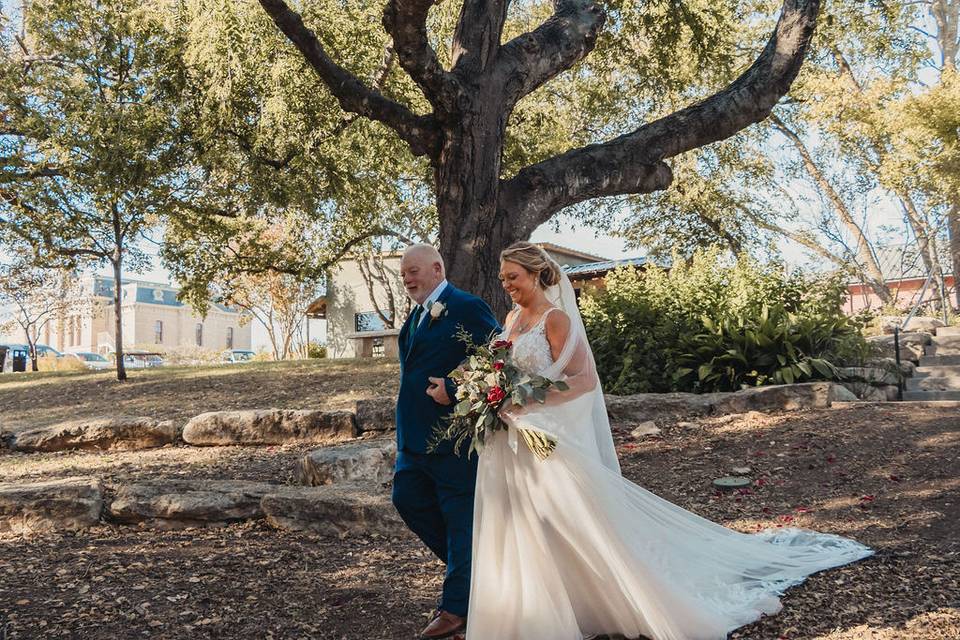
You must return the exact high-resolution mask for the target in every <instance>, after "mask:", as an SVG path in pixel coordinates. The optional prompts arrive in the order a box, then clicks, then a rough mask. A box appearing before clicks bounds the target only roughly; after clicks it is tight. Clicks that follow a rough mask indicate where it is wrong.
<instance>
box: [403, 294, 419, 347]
mask: <svg viewBox="0 0 960 640" xmlns="http://www.w3.org/2000/svg"><path fill="white" fill-rule="evenodd" d="M422 312H423V307H421V306H420V305H417V308H416V309H414V310H413V320H412V321H411V322H410V333H409V335H408V336H407V354H406V355H405V356H404V357H406V356H408V355H410V350H411V349H413V334H415V333H416V332H417V327H418V326H420V314H421V313H422Z"/></svg>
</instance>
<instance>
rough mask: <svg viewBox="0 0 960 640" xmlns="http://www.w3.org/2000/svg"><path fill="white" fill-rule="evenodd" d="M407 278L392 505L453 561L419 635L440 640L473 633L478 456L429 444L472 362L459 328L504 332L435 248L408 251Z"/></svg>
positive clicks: (478, 334)
mask: <svg viewBox="0 0 960 640" xmlns="http://www.w3.org/2000/svg"><path fill="white" fill-rule="evenodd" d="M400 275H401V277H402V278H403V285H404V287H405V288H406V291H407V294H408V295H409V296H410V298H411V299H412V300H413V301H414V302H415V303H416V304H415V306H414V308H413V310H412V311H411V313H410V316H409V317H408V318H407V320H406V322H404V324H403V328H402V329H401V330H400V336H399V347H400V393H399V396H398V398H397V466H396V470H395V473H394V476H393V504H394V505H395V506H396V507H397V511H398V512H399V513H400V516H401V517H402V518H403V520H404V522H406V524H407V526H408V527H410V530H411V531H413V532H414V533H415V534H417V535H418V536H419V537H420V539H421V540H423V542H424V543H425V544H426V545H427V546H428V547H429V548H430V550H431V551H433V552H434V553H435V554H436V555H437V557H439V558H440V559H441V560H443V561H444V562H446V563H447V573H446V578H445V579H444V581H443V596H442V598H441V600H440V603H439V606H438V607H437V612H436V613H435V615H434V617H433V620H431V621H430V624H429V625H427V627H426V629H424V630H423V632H421V634H420V638H421V639H422V640H439V639H440V638H450V637H452V636H454V635H455V634H458V633H463V632H464V631H465V629H466V618H467V600H468V598H469V595H470V560H471V558H470V556H471V552H472V540H473V493H474V488H475V486H476V482H477V456H475V455H474V456H472V458H471V459H469V460H468V459H467V458H466V457H465V454H463V453H461V456H462V457H461V456H457V455H455V454H454V453H453V444H452V443H451V442H449V441H448V442H443V443H441V444H440V445H439V446H438V447H437V448H436V449H434V450H433V451H431V452H430V453H427V448H428V447H427V445H428V443H429V442H430V441H431V439H433V433H434V429H435V427H437V426H438V425H440V424H441V423H442V421H443V419H444V418H445V417H446V416H448V415H449V414H450V411H451V409H452V405H453V398H454V397H455V394H456V387H455V386H454V384H453V381H452V380H450V378H449V377H448V374H449V373H450V372H451V371H452V370H453V369H455V368H456V367H457V365H459V364H460V363H461V362H462V361H463V359H464V358H465V357H466V346H465V345H464V344H463V343H462V342H461V341H459V340H458V339H457V337H456V334H457V332H458V331H459V328H460V327H463V328H464V329H466V330H467V331H468V332H470V334H471V335H472V336H473V340H474V342H476V343H481V342H483V341H485V340H486V339H487V338H488V337H489V336H490V334H491V333H492V332H493V331H499V330H500V327H499V325H498V324H497V320H496V318H495V317H494V315H493V312H492V311H491V310H490V307H489V306H487V304H486V303H485V302H484V301H483V300H481V299H480V298H477V297H476V296H473V295H471V294H469V293H466V292H465V291H460V290H459V289H457V288H456V287H454V286H453V285H451V284H449V283H448V282H447V280H446V275H445V272H444V266H443V259H442V258H441V257H440V253H439V252H438V251H437V250H436V249H435V248H434V247H432V246H430V245H413V246H411V247H408V248H407V250H406V251H405V252H404V254H403V258H402V259H401V261H400Z"/></svg>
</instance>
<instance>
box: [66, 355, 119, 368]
mask: <svg viewBox="0 0 960 640" xmlns="http://www.w3.org/2000/svg"><path fill="white" fill-rule="evenodd" d="M64 355H65V356H66V357H68V358H76V359H77V360H79V361H80V362H81V363H82V364H83V366H85V367H86V368H87V369H90V370H91V371H104V370H106V369H113V363H112V362H110V360H108V359H107V358H104V357H103V356H102V355H100V354H99V353H93V352H90V351H79V352H76V353H67V354H64Z"/></svg>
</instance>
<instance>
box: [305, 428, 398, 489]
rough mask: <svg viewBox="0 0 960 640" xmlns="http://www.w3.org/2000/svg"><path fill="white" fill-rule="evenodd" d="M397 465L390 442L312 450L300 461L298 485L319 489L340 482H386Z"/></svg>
mask: <svg viewBox="0 0 960 640" xmlns="http://www.w3.org/2000/svg"><path fill="white" fill-rule="evenodd" d="M396 461H397V443H396V440H395V439H393V438H378V439H376V440H362V441H360V442H352V443H348V444H342V445H337V446H333V447H324V448H322V449H315V450H313V451H310V452H309V453H307V454H306V455H305V456H303V458H301V459H300V464H299V465H298V468H297V482H298V483H299V484H303V485H308V486H320V485H325V484H334V483H339V482H359V481H365V482H370V483H374V484H375V483H384V482H389V481H390V480H391V479H392V478H393V467H394V465H395V464H396Z"/></svg>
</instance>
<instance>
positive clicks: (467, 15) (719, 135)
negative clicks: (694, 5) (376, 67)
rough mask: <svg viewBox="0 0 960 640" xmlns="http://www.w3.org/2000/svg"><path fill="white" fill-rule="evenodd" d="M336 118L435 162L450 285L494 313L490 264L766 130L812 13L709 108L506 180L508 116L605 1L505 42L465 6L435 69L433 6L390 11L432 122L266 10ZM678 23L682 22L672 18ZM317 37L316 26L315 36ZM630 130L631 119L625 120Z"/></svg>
mask: <svg viewBox="0 0 960 640" xmlns="http://www.w3.org/2000/svg"><path fill="white" fill-rule="evenodd" d="M260 4H261V5H262V6H263V8H264V9H265V10H266V12H267V13H268V14H269V15H270V17H271V18H272V19H273V21H274V22H275V23H276V25H277V27H278V28H279V29H280V30H281V31H282V32H283V33H284V34H285V35H286V36H287V37H288V38H289V39H290V41H291V42H292V43H293V44H294V45H295V46H296V47H297V48H298V49H299V51H300V53H301V54H302V55H303V57H304V58H305V59H306V60H307V62H308V63H309V64H310V66H311V67H312V68H313V70H314V71H315V72H316V74H317V76H319V78H320V80H321V81H322V82H323V84H324V85H325V86H326V88H327V89H328V90H329V91H330V92H331V94H332V95H333V96H334V97H335V98H336V99H337V101H338V102H339V104H340V106H341V108H342V109H343V110H344V111H346V112H349V113H352V114H356V115H359V116H362V117H365V118H369V119H371V120H374V121H377V122H380V123H382V124H384V125H386V126H387V127H389V128H390V129H392V130H393V131H395V132H396V134H397V135H398V136H399V137H400V138H401V139H402V140H403V141H404V142H405V143H406V144H407V145H409V148H410V150H411V151H412V152H413V154H414V155H416V156H423V157H425V158H427V159H428V160H429V162H430V165H431V168H432V174H433V182H434V185H433V186H434V190H435V193H436V207H437V215H438V218H439V243H440V251H441V253H442V254H443V256H444V259H445V261H446V263H447V269H448V275H449V277H450V279H451V280H452V281H453V282H455V283H456V284H457V285H459V286H461V287H465V288H467V289H469V290H471V291H474V292H476V293H478V294H479V295H482V296H484V297H485V298H487V299H488V300H490V301H491V302H493V303H494V305H495V307H499V308H502V307H503V306H504V304H505V300H504V299H503V298H502V296H501V294H500V292H499V284H498V282H497V277H496V275H497V271H498V267H499V265H498V260H497V255H498V253H499V251H500V249H501V248H503V247H504V246H506V245H507V244H509V243H511V242H513V241H516V240H520V239H526V238H528V237H529V235H530V234H531V233H532V232H533V230H534V229H536V228H537V227H538V226H539V225H541V224H542V223H544V222H546V221H547V220H549V219H550V218H551V217H552V216H553V215H554V214H555V213H557V212H558V211H560V210H562V209H564V208H566V207H569V206H572V205H577V204H579V203H583V202H585V201H588V200H591V199H594V198H600V197H604V196H619V195H625V194H640V193H651V192H655V191H658V190H662V189H665V188H667V187H668V186H669V185H670V184H671V182H672V180H673V175H672V172H671V170H670V167H669V166H668V165H667V164H666V162H665V161H666V160H668V159H670V158H673V157H675V156H677V155H679V154H681V153H684V152H685V151H689V150H691V149H696V148H699V147H702V146H704V145H707V144H710V143H712V142H716V141H718V140H723V139H725V138H728V137H730V136H732V135H734V134H735V133H737V132H738V131H741V130H742V129H744V128H745V127H747V126H749V125H750V124H753V123H756V122H759V121H761V120H763V119H764V118H765V117H767V115H769V113H770V111H771V109H772V108H773V106H774V105H775V104H776V103H777V101H778V100H779V99H780V98H781V97H783V96H784V95H785V94H786V93H787V91H788V90H789V88H790V84H791V82H792V81H793V79H794V78H795V77H796V75H797V72H798V71H799V69H800V65H801V63H802V61H803V58H804V54H805V52H806V50H807V47H808V45H809V43H810V39H811V37H812V34H813V30H814V26H815V24H816V18H817V13H818V10H819V2H818V1H817V0H785V2H784V4H783V7H782V10H781V15H780V19H779V21H778V22H777V25H776V28H775V29H774V31H773V34H772V35H771V36H770V38H769V40H768V42H767V44H766V46H765V47H764V49H763V50H762V52H761V53H760V55H759V56H758V57H757V59H756V60H755V61H754V62H753V64H752V65H750V66H749V68H747V69H746V70H745V71H744V72H743V73H742V74H741V75H740V76H739V77H737V78H736V79H735V80H734V81H733V82H732V83H730V84H729V85H728V86H726V87H725V88H723V89H722V90H720V91H718V92H717V93H715V94H714V95H712V96H710V97H708V98H706V99H704V100H701V101H699V102H697V103H695V104H692V105H690V106H688V107H686V108H683V109H680V110H678V111H675V112H673V113H670V114H668V115H665V116H663V117H660V118H658V119H656V120H653V121H651V122H647V123H645V124H643V125H641V126H639V127H637V128H636V129H634V130H632V131H629V132H627V133H624V134H622V135H619V136H617V137H614V138H612V139H608V140H606V141H600V142H597V143H594V144H588V145H585V146H581V147H577V148H572V149H570V150H568V151H566V152H563V153H560V154H558V155H554V156H552V157H548V158H545V159H543V160H540V161H537V162H534V163H532V164H529V165H527V166H525V167H523V168H520V169H519V170H518V171H516V172H515V173H513V174H512V175H505V172H504V171H503V164H502V161H503V154H504V143H505V139H506V135H507V125H508V122H509V120H510V115H511V113H512V112H513V111H514V109H515V108H516V107H517V104H518V103H519V102H520V101H521V100H522V99H524V98H525V97H526V96H528V95H530V94H531V93H532V92H534V91H535V90H537V89H538V88H540V87H541V86H543V85H545V84H546V83H548V82H549V81H550V80H551V79H552V78H554V77H555V76H557V75H558V74H560V73H562V72H564V71H567V70H569V69H571V68H572V67H574V66H575V65H577V63H578V62H580V61H581V60H583V59H584V58H585V57H587V56H588V55H589V54H590V52H591V51H592V50H593V48H594V46H595V44H596V42H597V38H598V36H599V35H600V34H601V32H602V31H603V29H604V28H605V23H606V16H607V11H606V10H605V8H604V6H603V5H602V4H601V3H599V2H590V1H588V0H555V2H554V3H553V5H554V7H553V8H554V13H553V15H552V16H550V17H549V18H548V19H546V20H545V21H544V22H543V23H542V24H540V25H539V26H537V27H536V28H534V29H532V30H531V31H528V32H526V33H522V34H520V35H518V36H516V37H514V38H512V39H509V40H507V41H506V42H504V41H503V32H504V24H505V22H506V19H507V11H508V8H509V5H510V2H509V1H508V0H464V2H463V5H462V8H461V11H460V15H459V19H458V20H457V24H456V27H455V30H454V35H453V38H452V41H451V43H450V55H449V60H450V63H449V64H448V65H443V64H441V62H440V56H438V53H437V50H436V48H435V47H434V45H433V44H432V42H435V39H432V38H431V35H430V33H429V32H428V29H427V24H428V12H429V11H430V9H431V7H432V6H433V5H434V4H435V3H434V2H433V1H431V0H390V2H388V4H387V6H386V9H385V11H384V15H383V26H384V28H385V30H386V31H387V33H388V34H389V35H390V36H391V38H392V40H393V48H394V50H395V52H396V56H397V59H398V62H399V64H400V66H401V67H402V68H403V70H404V71H405V72H406V73H407V74H408V75H409V77H410V78H411V79H412V80H413V81H414V82H415V83H416V85H417V86H418V87H419V89H420V91H421V92H422V93H423V96H424V98H425V99H426V101H427V102H428V103H429V105H430V106H429V109H428V112H427V113H419V112H417V111H416V110H415V109H414V108H413V107H411V106H410V105H408V104H405V103H402V102H400V101H397V100H394V99H391V98H390V97H388V96H386V95H384V94H383V93H381V92H380V91H378V90H377V89H375V88H373V87H371V86H370V85H369V84H368V83H365V82H364V81H363V80H361V79H360V78H359V77H358V76H356V75H354V74H353V73H351V72H350V71H349V70H348V69H347V68H345V67H344V66H342V65H341V64H338V62H337V61H336V60H335V59H334V58H335V54H333V55H331V54H330V53H328V52H327V50H326V49H325V48H324V46H323V44H322V43H321V40H320V39H319V38H318V37H317V35H316V33H315V32H314V31H313V30H311V28H309V27H308V26H307V25H306V24H305V23H304V20H303V18H302V17H301V16H300V15H299V14H298V13H297V12H295V11H294V10H293V9H291V7H290V6H288V4H287V3H286V2H284V1H283V0H260ZM677 10H680V9H679V8H678V9H677ZM320 26H321V28H322V25H320ZM625 119H626V117H625Z"/></svg>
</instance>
